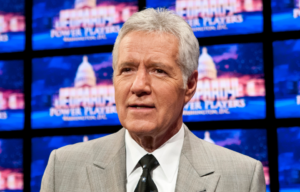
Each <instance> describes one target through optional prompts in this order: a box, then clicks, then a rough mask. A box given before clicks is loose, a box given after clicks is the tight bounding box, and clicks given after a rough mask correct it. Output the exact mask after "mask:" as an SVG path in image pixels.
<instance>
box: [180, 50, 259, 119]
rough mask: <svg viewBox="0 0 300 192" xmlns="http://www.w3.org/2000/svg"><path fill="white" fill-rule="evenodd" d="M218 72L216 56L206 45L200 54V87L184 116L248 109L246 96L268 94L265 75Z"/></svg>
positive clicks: (186, 108) (227, 112)
mask: <svg viewBox="0 0 300 192" xmlns="http://www.w3.org/2000/svg"><path fill="white" fill-rule="evenodd" d="M233 57H236V58H233V59H237V56H235V55H233ZM225 67H229V66H225ZM217 72H218V71H217V69H216V65H215V63H214V60H213V58H212V57H211V56H210V55H209V53H208V50H207V48H206V47H204V48H203V49H202V54H201V55H200V57H199V64H198V74H199V75H198V83H197V90H196V93H195V95H194V96H193V98H192V99H191V101H190V102H189V103H188V104H187V105H186V106H185V108H184V109H185V110H184V113H183V114H184V115H218V114H225V115H226V114H230V113H231V112H230V109H234V108H245V107H246V105H247V104H246V103H247V102H246V99H245V97H257V96H258V97H259V96H264V95H265V86H264V83H265V81H264V79H263V78H251V77H250V76H249V75H232V73H228V74H223V75H218V74H217Z"/></svg>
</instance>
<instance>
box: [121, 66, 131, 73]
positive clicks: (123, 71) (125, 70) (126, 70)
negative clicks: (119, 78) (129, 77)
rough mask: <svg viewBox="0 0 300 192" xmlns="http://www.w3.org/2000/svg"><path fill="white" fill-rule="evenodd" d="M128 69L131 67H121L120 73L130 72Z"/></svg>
mask: <svg viewBox="0 0 300 192" xmlns="http://www.w3.org/2000/svg"><path fill="white" fill-rule="evenodd" d="M130 71H132V69H131V68H128V67H127V68H123V69H122V70H121V72H122V73H126V72H130Z"/></svg>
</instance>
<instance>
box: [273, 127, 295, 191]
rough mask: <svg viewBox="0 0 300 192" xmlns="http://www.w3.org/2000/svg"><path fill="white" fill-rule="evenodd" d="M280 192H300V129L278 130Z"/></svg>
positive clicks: (285, 128)
mask: <svg viewBox="0 0 300 192" xmlns="http://www.w3.org/2000/svg"><path fill="white" fill-rule="evenodd" d="M277 135H278V176H279V186H280V190H279V191H280V192H299V191H300V150H299V148H300V127H289V128H287V127H284V128H279V129H277Z"/></svg>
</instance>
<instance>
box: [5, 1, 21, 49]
mask: <svg viewBox="0 0 300 192" xmlns="http://www.w3.org/2000/svg"><path fill="white" fill-rule="evenodd" d="M0 5H1V6H0V53H4V52H17V51H23V50H24V48H25V13H24V7H25V2H24V0H10V1H7V0H0Z"/></svg>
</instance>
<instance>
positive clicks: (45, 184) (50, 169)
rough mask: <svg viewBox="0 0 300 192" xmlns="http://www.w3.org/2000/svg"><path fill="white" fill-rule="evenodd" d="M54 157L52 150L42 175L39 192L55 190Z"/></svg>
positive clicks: (53, 191)
mask: <svg viewBox="0 0 300 192" xmlns="http://www.w3.org/2000/svg"><path fill="white" fill-rule="evenodd" d="M55 158H56V151H55V150H53V151H52V152H51V154H50V157H49V161H48V165H47V167H46V170H45V172H44V175H43V179H42V184H41V190H40V192H55Z"/></svg>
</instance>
